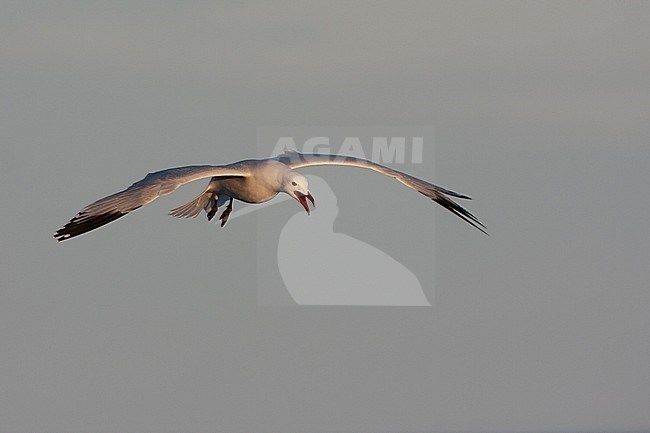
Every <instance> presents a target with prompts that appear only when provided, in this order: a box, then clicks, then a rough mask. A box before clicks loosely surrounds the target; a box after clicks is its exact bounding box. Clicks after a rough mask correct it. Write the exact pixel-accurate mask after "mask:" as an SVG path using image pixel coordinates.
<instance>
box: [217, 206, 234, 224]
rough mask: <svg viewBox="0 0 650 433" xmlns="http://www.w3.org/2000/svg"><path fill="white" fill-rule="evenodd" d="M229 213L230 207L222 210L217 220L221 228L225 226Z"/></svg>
mask: <svg viewBox="0 0 650 433" xmlns="http://www.w3.org/2000/svg"><path fill="white" fill-rule="evenodd" d="M215 212H216V210H215ZM230 212H232V206H230V205H228V207H227V208H226V210H224V211H223V213H222V214H221V216H220V217H219V219H220V220H221V227H223V226H225V225H226V222H227V221H228V217H229V216H230Z"/></svg>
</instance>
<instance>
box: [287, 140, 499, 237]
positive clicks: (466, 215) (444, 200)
mask: <svg viewBox="0 0 650 433" xmlns="http://www.w3.org/2000/svg"><path fill="white" fill-rule="evenodd" d="M276 159H277V160H278V161H280V162H282V163H283V164H285V165H287V166H289V167H290V168H292V169H295V168H302V167H310V166H315V165H347V166H351V167H359V168H366V169H369V170H373V171H376V172H379V173H381V174H385V175H386V176H390V177H392V178H394V179H396V180H397V181H399V182H400V183H402V184H404V185H406V186H408V187H409V188H411V189H414V190H416V191H417V192H419V193H420V194H423V195H425V196H427V197H429V198H430V199H431V200H433V201H435V202H436V203H438V204H439V205H441V206H442V207H444V208H445V209H448V210H449V211H450V212H452V213H453V214H454V215H457V216H458V217H460V218H462V219H463V220H465V221H466V222H468V223H469V224H471V225H472V226H474V227H476V228H477V229H479V230H480V231H482V232H483V233H485V234H487V232H486V227H485V226H484V225H483V224H482V223H481V222H480V221H479V220H478V218H476V217H475V216H474V215H472V214H471V213H470V212H469V211H468V210H466V209H465V208H463V207H462V206H460V205H459V204H458V203H456V202H455V201H453V200H452V199H450V198H449V197H448V196H452V197H457V198H463V199H467V200H471V197H468V196H466V195H463V194H459V193H457V192H454V191H450V190H448V189H445V188H442V187H439V186H437V185H434V184H432V183H429V182H426V181H424V180H422V179H418V178H417V177H414V176H411V175H410V174H406V173H403V172H401V171H398V170H394V169H392V168H388V167H386V166H384V165H380V164H377V163H375V162H372V161H368V160H366V159H362V158H356V157H353V156H342V155H325V154H314V153H298V152H286V153H283V154H282V155H280V156H278V157H276Z"/></svg>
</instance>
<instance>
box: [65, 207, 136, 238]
mask: <svg viewBox="0 0 650 433" xmlns="http://www.w3.org/2000/svg"><path fill="white" fill-rule="evenodd" d="M127 213H128V212H112V213H107V214H102V215H97V216H93V217H86V218H83V217H84V215H83V214H81V215H78V216H76V217H74V218H73V219H71V220H70V222H69V223H67V224H66V225H64V226H63V227H62V228H60V229H59V230H57V231H56V233H54V239H56V240H57V241H59V242H62V241H65V240H68V239H71V238H74V237H76V236H79V235H82V234H84V233H87V232H89V231H91V230H95V229H96V228H99V227H101V226H103V225H106V224H108V223H110V222H112V221H115V220H116V219H118V218H121V217H123V216H124V215H126V214H127ZM80 217H81V218H80Z"/></svg>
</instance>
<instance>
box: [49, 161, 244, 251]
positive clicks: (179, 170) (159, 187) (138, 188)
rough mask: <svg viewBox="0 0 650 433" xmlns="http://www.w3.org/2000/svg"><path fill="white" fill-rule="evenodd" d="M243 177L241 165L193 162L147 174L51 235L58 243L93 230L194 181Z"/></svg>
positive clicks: (100, 200)
mask: <svg viewBox="0 0 650 433" xmlns="http://www.w3.org/2000/svg"><path fill="white" fill-rule="evenodd" d="M245 176H247V173H246V171H244V170H242V169H241V168H240V167H232V166H228V165H225V166H214V165H194V166H187V167H176V168H169V169H166V170H161V171H157V172H154V173H149V174H147V176H146V177H145V178H144V179H142V180H139V181H137V182H135V183H134V184H132V185H131V186H130V187H128V188H127V189H125V190H124V191H120V192H118V193H115V194H112V195H109V196H108V197H104V198H102V199H99V200H97V201H96V202H94V203H91V204H89V205H88V206H86V207H84V208H83V209H81V210H80V211H79V213H77V215H75V217H74V218H72V219H71V220H70V221H69V222H68V223H67V224H66V225H64V226H63V227H62V228H60V229H59V230H57V231H56V233H54V238H55V239H56V240H57V241H59V242H61V241H64V240H67V239H70V238H73V237H75V236H79V235H81V234H84V233H87V232H89V231H91V230H95V229H97V228H99V227H101V226H103V225H106V224H108V223H110V222H111V221H115V220H116V219H118V218H121V217H123V216H124V215H126V214H128V213H129V212H131V211H134V210H136V209H138V208H139V207H141V206H143V205H145V204H147V203H151V202H152V201H154V200H155V199H157V198H158V197H160V196H163V195H167V194H170V193H171V192H173V191H174V190H176V189H177V188H178V187H179V186H181V185H184V184H186V183H189V182H192V181H195V180H199V179H204V178H208V177H219V178H232V177H245Z"/></svg>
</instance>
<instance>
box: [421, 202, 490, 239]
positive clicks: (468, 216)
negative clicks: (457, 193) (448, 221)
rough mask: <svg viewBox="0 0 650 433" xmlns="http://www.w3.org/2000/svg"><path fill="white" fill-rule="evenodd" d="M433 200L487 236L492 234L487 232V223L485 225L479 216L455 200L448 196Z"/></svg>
mask: <svg viewBox="0 0 650 433" xmlns="http://www.w3.org/2000/svg"><path fill="white" fill-rule="evenodd" d="M433 200H434V201H435V202H436V203H438V204H439V205H441V206H442V207H444V208H445V209H447V210H449V211H450V212H451V213H453V214H454V215H456V216H458V217H460V218H461V219H463V220H464V221H465V222H467V223H469V224H471V225H472V226H473V227H474V228H476V229H478V230H480V231H481V232H483V233H484V234H486V235H487V236H490V234H489V233H488V232H487V227H485V225H483V223H482V222H480V221H479V220H478V218H476V217H475V216H474V215H473V214H472V213H471V212H470V211H468V210H467V209H465V208H464V207H462V206H461V205H459V204H458V203H456V202H454V201H453V200H451V199H449V198H447V197H438V198H435V199H433Z"/></svg>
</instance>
